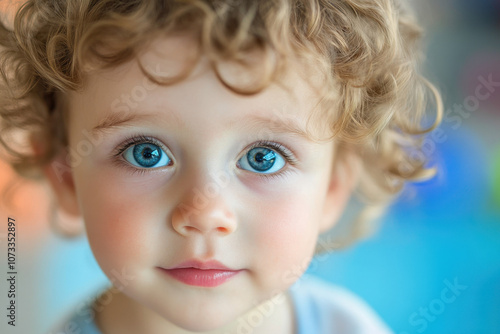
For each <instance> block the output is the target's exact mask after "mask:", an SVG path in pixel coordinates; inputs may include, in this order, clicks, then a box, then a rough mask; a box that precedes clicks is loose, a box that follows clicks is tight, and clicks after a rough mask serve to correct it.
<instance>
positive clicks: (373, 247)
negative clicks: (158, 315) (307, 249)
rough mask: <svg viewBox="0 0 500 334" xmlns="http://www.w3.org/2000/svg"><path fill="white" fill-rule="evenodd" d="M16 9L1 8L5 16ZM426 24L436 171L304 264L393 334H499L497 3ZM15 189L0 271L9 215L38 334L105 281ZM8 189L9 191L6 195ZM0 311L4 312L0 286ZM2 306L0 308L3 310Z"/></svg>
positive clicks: (46, 209) (4, 179)
mask: <svg viewBox="0 0 500 334" xmlns="http://www.w3.org/2000/svg"><path fill="white" fill-rule="evenodd" d="M15 6H16V1H13V0H11V1H0V10H1V11H3V13H6V12H8V10H9V9H13V8H15ZM414 7H415V8H416V10H417V12H418V13H419V16H420V18H421V20H422V22H423V24H424V26H425V29H426V34H425V39H424V42H425V43H424V44H425V48H426V49H425V50H426V55H427V60H426V63H425V68H426V73H427V76H428V77H429V78H430V79H431V81H432V82H434V83H435V84H436V85H437V86H438V88H439V89H440V90H441V92H442V94H443V97H444V103H445V110H446V112H445V118H444V120H443V124H442V126H441V132H439V135H435V136H431V137H430V139H429V140H428V141H427V142H426V146H425V147H426V150H427V153H429V154H430V155H431V156H432V157H433V163H434V164H436V165H437V166H438V167H439V173H438V175H437V176H436V177H435V178H434V179H432V180H431V181H427V182H424V183H418V184H412V185H410V186H408V187H407V188H406V189H405V190H404V192H403V194H402V196H401V198H400V200H398V202H396V203H395V204H394V205H393V206H392V207H391V209H390V210H389V212H388V213H387V215H386V216H385V217H384V218H383V219H382V225H381V228H380V229H379V230H378V232H377V233H376V234H375V235H374V236H373V237H372V238H370V239H369V240H365V241H362V242H360V243H358V244H356V245H355V246H353V247H351V248H349V249H347V250H344V251H339V252H334V253H331V254H329V255H328V256H327V257H323V256H322V257H321V258H318V259H316V260H315V261H313V264H314V265H313V266H311V268H310V269H309V272H308V274H311V275H316V276H320V277H322V278H324V279H326V280H328V281H330V282H332V283H334V284H339V285H342V286H344V287H346V288H348V289H349V290H351V291H353V292H355V293H357V294H358V295H360V296H361V297H362V298H363V299H365V300H366V301H367V302H368V303H369V304H370V305H371V306H372V307H373V308H374V309H375V310H376V311H377V312H378V313H379V314H380V315H381V317H382V318H383V319H384V320H385V321H386V322H387V323H388V324H389V326H390V327H391V328H392V329H393V330H394V332H395V333H398V334H413V333H427V334H438V333H439V334H441V333H454V334H471V333H481V334H482V333H492V334H493V333H500V242H499V241H500V1H498V0H476V1H468V0H433V1H431V0H421V1H417V0H416V1H414ZM12 180H13V174H12V171H11V170H10V169H9V168H8V166H6V165H5V164H3V163H2V164H0V190H1V191H7V193H11V194H12V195H13V196H12V201H10V202H9V203H6V202H2V203H1V204H0V219H1V220H2V224H1V225H0V226H1V227H0V247H1V249H2V250H1V253H2V255H0V268H2V269H1V270H2V272H3V274H2V275H1V277H5V276H6V272H7V270H6V268H7V264H6V262H7V261H6V248H7V245H6V232H7V228H6V225H7V217H14V218H15V219H16V222H17V228H18V231H17V245H16V246H17V252H18V253H17V267H18V282H17V290H18V314H17V326H16V327H15V328H12V327H10V326H7V325H6V321H5V315H4V314H3V313H5V312H6V311H3V312H2V314H1V319H4V320H2V322H1V324H0V332H1V333H23V334H26V333H34V334H38V333H46V332H47V331H48V330H49V328H50V326H51V324H53V323H54V322H55V321H57V319H60V317H61V316H63V315H64V314H67V313H68V312H69V311H70V310H71V309H72V308H75V307H78V305H81V304H82V302H83V303H85V302H89V297H88V296H89V295H91V294H92V292H93V291H95V290H96V289H98V288H99V287H102V286H104V285H106V284H108V283H107V279H106V278H105V277H104V275H103V274H102V273H101V272H100V269H99V267H98V266H97V264H96V262H95V260H94V259H93V256H92V253H91V251H90V249H89V247H88V244H87V242H86V240H85V238H77V239H64V238H60V237H57V236H56V235H54V234H53V233H52V232H51V230H50V229H49V220H50V218H49V217H50V215H51V210H50V198H49V197H48V195H47V194H48V192H47V188H46V187H45V186H44V185H42V184H35V183H31V182H26V181H16V185H15V188H16V190H15V191H14V190H13V187H8V183H9V182H10V181H12ZM6 187H7V188H6ZM0 288H1V290H0V291H1V292H0V296H1V297H0V306H1V307H0V309H2V310H5V307H7V304H6V303H7V297H6V295H7V290H6V288H7V286H6V279H4V278H2V279H1V280H0ZM4 306H5V307H4Z"/></svg>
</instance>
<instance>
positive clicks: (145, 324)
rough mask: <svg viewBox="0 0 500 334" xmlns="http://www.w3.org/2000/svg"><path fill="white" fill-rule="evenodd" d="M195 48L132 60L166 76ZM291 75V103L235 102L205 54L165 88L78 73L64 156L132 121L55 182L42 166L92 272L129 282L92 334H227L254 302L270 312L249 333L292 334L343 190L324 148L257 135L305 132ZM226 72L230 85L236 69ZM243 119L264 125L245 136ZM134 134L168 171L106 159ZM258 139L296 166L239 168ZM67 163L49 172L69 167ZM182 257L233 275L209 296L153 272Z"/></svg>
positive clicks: (137, 75)
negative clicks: (294, 301)
mask: <svg viewBox="0 0 500 334" xmlns="http://www.w3.org/2000/svg"><path fill="white" fill-rule="evenodd" d="M193 45H194V44H192V42H191V40H190V39H189V38H186V37H184V38H180V37H175V38H174V37H168V38H164V39H161V40H157V41H155V42H154V43H153V44H152V45H151V47H150V49H148V50H145V52H144V53H143V54H142V55H141V62H142V64H143V65H144V66H145V67H146V68H153V69H154V68H156V69H159V68H161V71H162V72H169V73H172V72H176V71H178V70H179V69H180V68H181V67H182V66H183V64H184V63H183V62H184V61H185V60H186V59H189V55H191V54H192V51H193V50H194V49H193ZM166 50H168V52H166ZM301 68H303V67H301V66H300V64H298V63H293V64H292V65H291V66H290V68H289V70H288V72H287V79H286V82H287V83H289V84H290V87H292V91H291V92H286V91H285V90H283V89H282V88H280V87H278V86H277V85H274V84H273V85H271V86H269V87H268V88H267V89H265V90H264V91H262V92H260V93H259V94H256V95H250V96H243V95H238V94H235V93H234V92H231V91H230V90H228V89H227V88H225V87H224V86H223V85H222V84H221V83H220V81H219V80H218V79H217V77H216V76H215V74H214V72H213V71H212V70H211V69H210V68H209V66H208V63H207V60H206V59H205V58H204V57H202V58H201V60H200V61H199V62H198V63H197V65H196V67H195V69H194V72H193V73H192V74H191V75H190V77H189V78H187V79H186V80H183V81H181V82H180V83H177V84H175V85H172V86H154V85H153V84H152V83H151V82H147V80H146V79H145V76H144V74H143V73H142V72H141V71H140V70H139V67H138V66H137V62H135V61H132V62H129V63H127V64H124V65H121V66H119V67H116V68H114V69H112V70H106V71H97V70H94V71H91V72H89V74H88V76H87V79H88V81H87V85H86V87H85V88H84V89H83V90H82V91H79V92H72V93H70V94H69V98H68V102H69V104H68V106H69V125H68V131H69V147H70V150H69V151H70V152H71V151H73V153H74V152H78V149H80V152H83V150H82V147H83V146H82V145H83V144H82V143H83V142H84V141H86V140H87V141H88V137H86V136H85V133H92V129H93V128H94V127H96V125H98V124H99V123H100V122H101V121H102V120H103V119H104V118H105V117H106V116H109V115H110V114H112V113H114V112H118V113H120V112H122V113H124V112H125V111H126V112H127V113H129V114H130V113H131V114H134V115H142V116H144V117H142V118H140V119H138V120H134V121H131V122H129V123H127V124H126V125H124V124H123V125H122V126H119V127H114V128H110V129H106V130H103V131H101V132H98V133H96V134H94V137H93V138H94V139H96V140H95V142H96V144H94V145H92V147H91V149H89V150H87V151H85V152H84V154H83V153H82V154H80V158H81V159H74V161H73V163H72V164H71V165H69V166H68V167H69V169H68V170H67V171H66V172H65V173H63V175H62V178H61V175H60V174H61V173H60V171H59V172H58V171H57V170H56V169H55V168H53V167H54V164H52V167H48V168H47V169H46V175H47V177H48V179H49V181H50V182H51V184H52V187H53V189H54V191H55V193H56V194H57V196H58V198H59V202H60V205H61V206H62V208H63V209H64V210H66V211H67V212H68V213H70V214H73V215H80V216H81V217H83V220H84V221H85V229H86V232H87V236H88V239H89V243H90V246H91V248H92V251H93V253H94V256H95V258H96V260H97V262H98V263H99V265H100V267H101V268H102V270H103V272H104V273H105V274H106V275H107V276H108V277H109V278H110V279H111V280H112V281H114V282H115V283H117V282H116V272H125V273H126V274H127V275H128V276H129V277H131V279H129V280H128V281H127V282H126V284H122V283H119V284H115V285H117V287H118V288H119V289H120V291H117V290H115V292H114V294H113V298H112V299H111V301H110V302H109V303H108V304H107V305H106V307H104V308H103V309H102V311H100V312H97V314H96V317H97V318H96V320H97V324H98V325H99V327H101V329H102V330H103V333H106V334H114V333H122V334H127V333H139V332H141V333H159V332H164V333H189V332H210V333H238V331H240V332H241V328H240V327H241V326H242V319H247V318H248V317H249V316H251V315H252V314H254V313H255V312H259V311H258V305H262V304H263V303H264V304H265V305H268V306H269V307H270V308H271V311H270V312H269V314H267V315H266V316H265V317H263V318H264V319H263V321H262V323H261V324H259V326H255V328H252V330H253V333H293V331H294V326H293V317H294V315H293V309H292V307H291V302H290V299H289V297H288V295H287V294H286V290H287V289H288V288H289V287H290V285H291V284H293V283H294V282H295V281H296V280H297V279H298V278H299V276H300V274H301V272H303V271H304V270H305V269H306V266H305V265H304V264H307V263H308V261H309V260H310V259H311V257H312V256H313V253H314V248H315V245H316V242H317V238H318V236H319V234H320V233H321V232H323V231H325V230H327V229H329V228H330V227H331V226H332V225H333V224H334V223H335V222H336V221H337V219H338V217H339V215H340V214H341V212H342V210H343V209H344V206H345V204H346V202H347V200H348V198H349V196H350V193H351V190H352V188H353V185H354V180H355V175H353V174H352V173H350V172H347V170H350V169H348V168H347V167H346V168H340V167H339V166H341V162H338V161H336V160H335V143H334V142H333V141H325V142H314V141H311V140H309V139H307V138H305V137H302V136H298V135H297V134H294V133H290V132H280V133H278V132H276V131H274V130H265V127H266V126H267V125H271V124H274V125H276V124H281V123H282V122H283V121H284V120H293V121H294V122H296V123H297V124H298V125H299V126H300V127H301V128H303V129H305V124H306V120H307V118H308V116H309V115H310V113H311V108H312V107H313V106H314V105H315V102H316V101H317V99H318V98H319V97H318V96H317V95H316V93H315V90H314V89H312V87H311V86H310V85H308V84H307V83H306V82H305V81H304V80H303V79H302V78H301V76H300V72H299V69H301ZM225 73H226V74H228V77H230V78H232V79H235V80H239V79H240V78H242V72H237V71H231V70H228V71H226V72H225ZM138 86H142V87H145V90H146V91H147V95H146V96H145V97H144V96H142V95H141V98H140V99H137V98H136V99H135V100H134V99H133V98H132V97H130V96H132V92H134V89H135V90H136V93H137V92H138V88H136V87H138ZM127 96H129V97H127ZM137 96H138V95H137V94H136V97H137ZM117 99H118V100H119V102H120V103H117V102H116V100H117ZM280 113H281V114H280ZM283 115H285V116H283ZM250 116H254V117H255V116H259V117H262V118H266V119H268V120H269V121H268V124H267V125H266V124H263V125H259V126H258V127H251V126H250V125H251V124H252V122H251V121H248V120H246V117H250ZM86 131H87V132H86ZM137 135H144V136H148V137H153V138H155V139H156V140H157V141H159V142H160V143H161V144H162V149H163V150H164V153H165V154H167V155H168V156H169V157H170V159H171V160H172V162H171V165H169V166H164V167H157V168H153V169H147V170H146V169H144V168H142V169H141V168H140V167H136V166H133V165H132V164H130V163H129V162H127V160H126V159H125V158H124V157H123V156H122V155H118V156H114V152H116V149H117V147H120V145H121V144H123V142H124V141H125V140H126V139H127V138H129V137H132V136H137ZM259 140H268V141H271V142H277V143H280V144H281V145H283V146H284V147H286V148H287V149H288V150H289V151H290V152H291V153H292V154H293V156H294V159H295V160H296V163H295V164H294V165H292V164H291V163H289V162H286V163H285V164H284V166H283V168H281V169H280V170H279V171H277V172H276V173H274V174H278V173H281V174H279V175H274V177H264V176H263V175H262V174H259V173H257V172H256V171H255V170H245V168H244V166H242V165H241V163H239V162H240V161H241V159H242V158H244V157H245V156H246V155H247V153H248V149H249V147H250V145H251V144H253V143H255V142H257V141H259ZM79 145H80V146H79ZM275 152H277V151H275ZM278 153H279V152H278ZM66 157H67V156H66V155H61V156H60V157H58V158H57V159H56V160H55V162H58V163H61V164H68V160H67V159H66ZM77 160H78V161H77ZM117 161H119V162H117ZM334 162H335V163H334ZM334 166H336V167H339V168H334ZM342 171H344V172H343V173H341V172H342ZM214 175H216V176H218V178H217V177H215V178H214ZM221 179H222V180H223V181H224V182H222V181H221ZM217 180H219V181H217ZM193 258H194V259H199V260H203V261H206V260H210V259H216V260H218V261H220V262H222V263H223V264H225V265H226V266H227V267H230V268H233V269H239V270H241V271H240V273H239V274H238V275H236V276H234V277H233V278H232V279H230V280H229V281H227V282H225V283H224V284H222V285H220V286H217V287H213V288H207V287H197V286H190V285H186V284H184V283H182V282H179V281H177V280H175V279H173V278H171V277H170V276H167V275H165V274H164V273H163V272H161V271H160V270H158V268H157V267H159V266H161V267H172V266H175V265H178V264H179V263H181V262H183V261H185V260H188V259H193ZM297 268H300V271H299V272H297ZM266 303H267V304H266ZM256 309H257V311H256ZM252 312H254V313H252ZM238 326H240V327H238Z"/></svg>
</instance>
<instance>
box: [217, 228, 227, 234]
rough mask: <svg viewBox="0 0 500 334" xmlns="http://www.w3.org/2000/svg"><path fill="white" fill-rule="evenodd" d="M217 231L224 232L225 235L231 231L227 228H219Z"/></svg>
mask: <svg viewBox="0 0 500 334" xmlns="http://www.w3.org/2000/svg"><path fill="white" fill-rule="evenodd" d="M217 231H218V232H222V233H224V234H227V233H228V232H229V230H228V229H227V228H225V227H217Z"/></svg>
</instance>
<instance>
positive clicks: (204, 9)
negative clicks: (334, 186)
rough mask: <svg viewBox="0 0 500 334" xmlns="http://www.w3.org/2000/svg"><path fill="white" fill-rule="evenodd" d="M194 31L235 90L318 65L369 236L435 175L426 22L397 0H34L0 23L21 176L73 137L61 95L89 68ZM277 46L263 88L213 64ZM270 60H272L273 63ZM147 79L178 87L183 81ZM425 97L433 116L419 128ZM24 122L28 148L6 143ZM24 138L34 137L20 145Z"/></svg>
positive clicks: (5, 114) (4, 95)
mask: <svg viewBox="0 0 500 334" xmlns="http://www.w3.org/2000/svg"><path fill="white" fill-rule="evenodd" d="M178 32H194V33H195V35H196V36H197V42H198V46H199V48H198V50H199V54H203V55H205V56H207V57H208V58H209V59H210V61H211V65H212V66H213V69H214V70H215V72H216V74H217V75H218V78H219V80H220V81H221V82H222V83H223V84H224V85H226V87H227V88H229V89H231V90H233V91H234V92H236V93H239V94H255V93H257V92H259V91H261V90H262V89H264V88H265V87H267V86H268V85H269V84H270V83H272V82H276V81H277V80H278V78H279V77H280V74H282V73H283V72H284V71H285V70H286V68H287V62H288V60H289V59H290V58H291V57H290V56H291V55H294V56H297V57H299V58H301V59H303V60H304V61H306V62H307V63H309V64H314V66H315V67H316V68H318V69H320V73H322V75H323V77H322V78H321V81H322V84H321V90H322V92H321V94H322V95H321V96H322V100H321V105H320V108H317V109H315V110H317V111H318V112H317V113H315V114H312V115H311V119H312V118H313V116H314V117H319V118H320V119H321V124H326V125H327V127H328V129H329V130H330V133H331V137H330V138H328V139H332V138H335V139H336V140H337V141H338V143H339V150H340V152H343V151H346V150H347V148H350V149H351V151H352V152H355V154H357V155H358V156H359V157H360V160H361V165H362V166H361V171H362V173H361V179H360V182H359V185H358V187H357V189H356V190H357V194H358V195H359V198H361V199H362V200H363V201H364V203H365V208H364V210H363V211H362V212H361V214H360V215H359V217H358V219H357V220H355V223H354V224H353V229H352V231H354V232H353V233H352V238H353V239H355V238H357V237H359V236H360V235H362V234H363V231H364V230H365V229H366V226H367V225H366V222H368V221H370V216H374V215H375V214H376V213H380V212H381V211H382V210H383V208H385V207H386V206H387V204H388V203H390V201H391V200H392V199H393V198H394V197H395V195H396V194H397V193H398V192H400V190H401V188H402V187H403V185H404V184H405V183H406V182H407V181H410V180H420V179H424V178H428V177H430V176H432V174H433V172H434V170H433V169H432V168H428V167H427V163H428V157H426V156H425V154H423V150H422V140H423V135H424V134H426V133H428V132H429V131H431V130H432V129H434V128H435V127H436V126H437V125H438V124H439V123H440V120H441V114H442V106H441V99H440V95H439V93H438V91H437V90H436V89H435V88H434V86H433V85H432V84H430V83H429V82H428V81H427V80H426V79H425V78H423V77H422V76H421V75H420V71H419V64H420V61H421V60H422V59H421V58H422V53H421V52H420V47H419V43H418V42H419V40H420V37H421V29H420V27H419V26H418V24H417V23H416V22H415V19H414V17H413V15H411V14H410V13H409V11H408V10H407V9H406V8H404V7H403V6H402V4H401V3H400V2H399V1H397V0H276V1H267V0H213V1H210V0H154V1H141V0H80V1H66V0H50V1H49V0H29V1H27V2H25V3H24V4H23V5H22V7H21V8H20V9H19V10H18V12H17V13H16V16H15V21H14V28H13V29H12V30H10V29H7V28H6V27H5V26H4V25H2V24H0V51H1V55H0V74H1V77H0V86H1V89H0V117H1V122H2V123H1V125H0V129H1V132H0V134H1V135H0V143H1V144H2V146H3V147H4V148H5V149H6V151H7V152H8V153H9V156H10V162H11V165H12V166H13V168H14V169H15V170H16V171H17V172H18V173H19V174H20V175H24V176H37V175H41V174H40V173H36V172H37V171H40V170H41V169H42V168H43V166H45V165H47V164H49V163H50V162H51V161H52V160H53V159H54V157H55V156H57V155H58V154H59V153H60V152H61V150H63V149H64V148H65V147H66V146H67V145H68V141H67V134H66V130H65V125H64V120H65V117H66V116H65V113H66V112H67V110H65V108H64V105H63V103H62V102H61V101H60V100H61V98H60V97H61V96H63V95H64V93H66V92H68V91H77V90H79V89H81V88H82V87H83V85H84V81H85V68H86V65H87V64H89V63H90V62H92V63H93V64H96V65H97V66H99V67H100V68H112V67H115V66H118V65H119V64H122V63H124V62H127V61H130V60H133V59H134V58H135V57H137V56H138V55H139V54H140V51H141V50H143V49H144V47H146V46H147V45H148V43H150V42H151V41H153V40H154V39H155V38H157V37H159V36H161V35H164V34H175V33H178ZM256 48H257V49H263V50H267V51H270V52H268V54H272V56H273V57H268V58H266V60H265V61H264V62H263V64H265V65H266V66H265V67H266V68H267V69H268V71H267V72H266V73H265V74H264V75H263V76H262V80H261V81H260V84H259V85H256V86H255V87H253V88H252V89H250V90H248V89H242V88H241V87H237V86H235V85H231V84H230V83H227V82H226V81H225V79H224V77H223V76H222V75H221V74H220V72H219V71H218V67H217V64H218V63H220V62H222V61H227V60H230V61H231V60H232V61H237V62H239V63H241V64H245V63H246V55H247V54H248V52H249V51H250V50H253V49H256ZM267 65H269V66H267ZM141 69H142V70H143V72H144V74H145V75H147V76H148V78H149V79H150V80H152V81H154V82H156V83H159V84H164V85H167V84H172V83H175V82H178V81H179V80H182V79H184V78H185V77H187V76H188V75H189V73H190V70H191V69H192V68H191V69H189V68H188V69H187V70H186V71H185V72H184V73H182V74H181V75H179V76H177V77H176V78H167V79H165V78H163V79H160V78H157V77H155V76H153V75H151V74H150V73H148V72H147V71H146V70H145V69H144V68H142V67H141ZM429 96H431V97H432V98H433V101H434V102H435V103H434V104H433V105H434V106H435V107H434V109H435V110H436V115H437V117H436V120H435V122H434V124H433V125H431V126H428V127H427V128H424V126H423V124H422V123H423V121H424V120H425V115H426V111H427V109H428V105H429V103H428V102H429V100H430V99H429ZM18 130H22V133H24V134H27V136H25V137H22V138H25V140H26V139H29V140H30V141H31V142H32V143H34V144H33V145H32V147H33V149H31V150H30V149H28V148H26V147H24V148H22V149H21V148H20V147H18V146H17V147H16V145H17V144H16V145H14V144H8V142H11V141H12V138H18V137H16V135H15V133H17V132H19V131H18ZM25 146H28V147H29V145H25Z"/></svg>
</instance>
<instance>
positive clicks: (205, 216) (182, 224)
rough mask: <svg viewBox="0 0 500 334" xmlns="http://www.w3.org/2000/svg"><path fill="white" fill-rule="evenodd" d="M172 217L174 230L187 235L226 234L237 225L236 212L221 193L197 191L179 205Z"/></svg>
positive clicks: (234, 229) (231, 231)
mask: <svg viewBox="0 0 500 334" xmlns="http://www.w3.org/2000/svg"><path fill="white" fill-rule="evenodd" d="M171 219H172V227H173V228H174V230H175V231H176V232H177V233H179V234H180V235H182V236H186V237H187V236H189V235H191V234H195V233H200V234H210V233H215V234H217V235H220V236H226V235H229V234H231V233H233V232H234V231H236V227H237V223H236V217H235V215H234V213H233V212H232V211H231V210H230V208H229V207H228V205H227V202H226V201H225V199H224V198H223V197H222V196H220V194H219V195H216V196H212V197H209V196H208V195H204V194H202V193H200V192H197V193H196V194H195V196H193V197H191V198H190V199H188V200H187V201H183V202H182V203H179V205H177V207H176V208H175V210H174V212H173V214H172V218H171Z"/></svg>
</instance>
